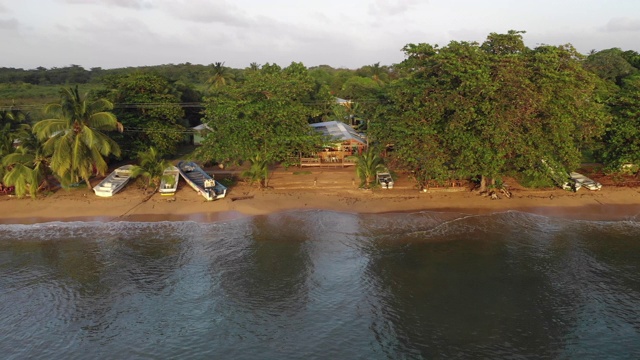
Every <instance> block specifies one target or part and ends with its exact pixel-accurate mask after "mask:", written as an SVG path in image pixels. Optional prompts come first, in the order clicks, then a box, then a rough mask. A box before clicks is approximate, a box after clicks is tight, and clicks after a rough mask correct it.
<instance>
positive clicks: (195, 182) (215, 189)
mask: <svg viewBox="0 0 640 360" xmlns="http://www.w3.org/2000/svg"><path fill="white" fill-rule="evenodd" d="M178 171H180V176H182V178H183V179H184V180H185V181H186V182H187V184H189V186H191V188H192V189H193V190H195V191H196V192H197V193H198V194H200V195H201V196H202V197H204V198H205V199H206V200H207V201H213V200H218V199H222V198H224V197H225V196H226V195H227V188H226V187H225V186H224V185H222V184H220V183H219V182H217V181H215V180H214V179H213V177H211V175H209V174H207V173H206V172H205V171H204V170H202V168H200V166H198V165H197V164H196V163H194V162H184V161H181V162H180V163H178Z"/></svg>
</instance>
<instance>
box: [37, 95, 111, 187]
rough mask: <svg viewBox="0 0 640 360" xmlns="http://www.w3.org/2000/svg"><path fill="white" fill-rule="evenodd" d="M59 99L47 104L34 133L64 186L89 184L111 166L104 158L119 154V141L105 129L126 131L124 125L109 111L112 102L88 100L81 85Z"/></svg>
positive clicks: (52, 168)
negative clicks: (112, 137) (46, 117)
mask: <svg viewBox="0 0 640 360" xmlns="http://www.w3.org/2000/svg"><path fill="white" fill-rule="evenodd" d="M60 97H61V99H60V102H59V103H54V104H49V105H47V106H46V107H45V113H46V114H47V115H51V116H54V117H53V118H50V119H45V120H41V121H39V122H38V123H36V124H35V125H34V126H33V132H34V133H35V134H36V136H37V137H38V139H39V140H40V141H42V142H43V149H44V151H45V153H46V154H48V155H51V161H50V166H51V170H52V171H53V172H54V174H56V175H57V176H58V177H59V179H60V180H61V182H62V183H63V184H64V185H68V184H73V183H77V182H79V181H81V180H84V182H86V184H87V186H89V187H90V182H89V178H90V177H91V176H92V175H93V173H94V171H96V172H97V173H98V174H100V175H104V173H105V172H106V170H107V168H108V166H107V163H106V161H105V157H107V156H109V155H115V156H119V155H120V147H119V146H118V144H117V143H116V142H115V141H114V140H112V139H111V138H110V137H109V136H107V135H106V134H105V133H104V132H106V131H116V130H119V131H123V128H122V124H120V123H119V122H118V119H117V118H116V116H115V115H114V114H112V113H111V112H109V110H111V109H113V104H112V103H111V102H109V101H108V100H106V99H98V100H95V101H88V100H87V96H86V95H85V96H84V97H82V96H80V94H79V93H78V87H77V86H76V87H75V88H64V89H62V90H61V91H60Z"/></svg>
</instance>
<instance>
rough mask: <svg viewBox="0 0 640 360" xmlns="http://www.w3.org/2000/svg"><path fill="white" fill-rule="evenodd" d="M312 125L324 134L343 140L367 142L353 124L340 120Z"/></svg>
mask: <svg viewBox="0 0 640 360" xmlns="http://www.w3.org/2000/svg"><path fill="white" fill-rule="evenodd" d="M310 126H311V127H313V128H315V129H316V130H317V131H320V132H322V134H324V135H328V136H332V137H334V138H336V139H338V140H341V141H348V140H355V141H357V142H359V143H362V144H366V143H367V141H366V140H365V138H364V136H363V135H360V134H358V133H357V132H356V131H355V130H353V128H352V127H351V126H349V125H347V124H345V123H343V122H340V121H326V122H321V123H316V124H311V125H310Z"/></svg>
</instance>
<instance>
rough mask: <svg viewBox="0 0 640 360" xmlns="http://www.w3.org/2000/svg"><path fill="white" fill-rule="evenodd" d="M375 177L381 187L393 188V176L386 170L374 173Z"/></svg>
mask: <svg viewBox="0 0 640 360" xmlns="http://www.w3.org/2000/svg"><path fill="white" fill-rule="evenodd" d="M376 179H377V181H378V184H380V186H382V188H383V189H393V178H392V177H391V174H389V173H388V172H378V173H376Z"/></svg>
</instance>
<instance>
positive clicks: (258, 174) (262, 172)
mask: <svg viewBox="0 0 640 360" xmlns="http://www.w3.org/2000/svg"><path fill="white" fill-rule="evenodd" d="M249 163H250V164H251V167H250V168H249V169H248V170H245V171H243V172H242V177H244V178H246V179H248V180H249V183H250V184H253V183H255V182H256V181H257V182H258V184H259V185H260V187H261V188H263V187H266V186H267V183H268V176H269V162H268V161H267V160H266V159H263V158H262V155H261V154H256V155H255V156H254V157H252V158H250V159H249Z"/></svg>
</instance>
